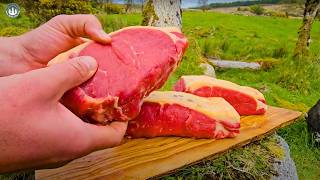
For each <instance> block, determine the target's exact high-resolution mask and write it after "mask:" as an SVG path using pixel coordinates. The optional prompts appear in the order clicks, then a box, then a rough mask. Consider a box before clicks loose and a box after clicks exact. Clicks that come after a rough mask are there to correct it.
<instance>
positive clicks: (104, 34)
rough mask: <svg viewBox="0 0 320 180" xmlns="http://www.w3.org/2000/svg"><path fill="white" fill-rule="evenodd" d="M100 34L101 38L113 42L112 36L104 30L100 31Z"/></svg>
mask: <svg viewBox="0 0 320 180" xmlns="http://www.w3.org/2000/svg"><path fill="white" fill-rule="evenodd" d="M99 36H100V38H101V39H103V40H105V41H106V42H111V36H110V35H109V34H107V33H106V32H104V30H100V31H99Z"/></svg>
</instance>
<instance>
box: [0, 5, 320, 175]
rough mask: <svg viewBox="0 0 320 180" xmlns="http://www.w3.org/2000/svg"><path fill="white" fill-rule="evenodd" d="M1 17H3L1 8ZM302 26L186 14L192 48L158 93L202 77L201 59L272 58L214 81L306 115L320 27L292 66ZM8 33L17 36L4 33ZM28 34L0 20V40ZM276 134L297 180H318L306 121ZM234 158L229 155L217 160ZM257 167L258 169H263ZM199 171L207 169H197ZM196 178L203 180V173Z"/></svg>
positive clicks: (317, 159)
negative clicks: (306, 54) (183, 79)
mask: <svg viewBox="0 0 320 180" xmlns="http://www.w3.org/2000/svg"><path fill="white" fill-rule="evenodd" d="M0 12H4V11H3V5H1V4H0ZM99 18H100V20H101V21H102V24H103V26H104V29H105V30H106V31H107V32H111V31H114V30H116V29H119V28H121V27H125V26H128V25H139V24H140V22H141V19H142V18H141V15H140V14H130V15H123V14H122V15H105V14H100V15H99ZM300 24H301V20H297V19H284V18H272V17H255V16H249V17H246V16H237V15H228V14H219V13H213V12H205V13H202V12H184V13H183V31H184V33H185V34H186V35H187V37H188V39H189V43H190V47H189V49H188V51H187V52H186V55H185V57H184V59H183V62H182V64H181V66H180V67H179V68H178V69H177V71H176V72H175V73H174V74H173V75H172V76H171V77H170V79H169V80H168V81H167V83H166V84H165V86H164V87H163V88H162V89H170V88H171V87H172V85H173V84H174V83H175V81H176V80H177V79H178V78H179V76H181V75H184V74H201V73H202V70H201V69H200V68H199V63H200V62H202V61H205V58H203V56H201V55H202V54H203V55H206V56H214V57H219V58H222V59H233V60H243V61H256V60H261V59H262V60H264V59H271V58H273V59H275V60H277V61H279V62H280V63H279V64H276V65H275V66H274V67H273V68H271V69H267V70H259V71H250V70H239V69H233V70H232V69H228V70H217V77H218V78H221V79H226V80H230V81H233V82H236V83H238V84H241V85H247V86H252V87H255V88H257V89H259V90H261V91H262V92H263V94H264V95H265V96H266V99H267V102H268V103H269V104H270V105H275V106H281V107H285V108H290V109H295V110H301V111H306V110H307V109H308V108H310V107H311V106H312V105H313V104H315V103H316V101H317V100H318V99H319V98H320V78H318V77H317V76H319V74H320V63H319V55H320V53H319V49H320V46H319V43H318V42H319V41H320V23H319V22H315V23H314V26H313V30H312V33H311V37H312V44H311V47H310V51H311V57H310V58H306V59H302V60H300V61H299V60H296V61H294V60H292V58H291V55H292V52H293V49H294V47H295V42H296V39H297V30H298V28H299V26H300ZM8 27H10V28H12V29H16V30H10V28H9V30H6V29H8ZM31 28H33V24H32V21H31V20H30V19H28V18H27V17H25V16H23V15H22V16H21V17H19V18H17V19H9V18H8V17H6V15H5V14H0V35H6V36H7V35H16V34H21V33H23V32H25V31H27V30H29V29H31ZM278 133H279V134H280V135H281V136H283V137H284V138H285V139H286V141H287V142H288V144H289V145H290V148H291V155H292V158H293V159H294V161H295V163H296V166H297V170H298V174H299V177H300V179H320V171H319V167H320V149H319V148H316V147H314V146H313V144H312V143H311V142H310V137H309V135H308V132H307V128H306V123H305V121H304V119H303V118H302V119H301V121H299V122H297V123H295V124H293V125H291V126H288V127H286V128H283V129H281V130H280V131H279V132H278ZM245 150H246V148H241V149H240V150H237V151H236V152H239V153H240V154H241V152H242V153H245V152H246V151H245ZM233 155H234V154H233V153H228V154H227V155H226V156H223V157H221V158H222V159H223V158H228V157H233ZM221 158H220V159H221ZM249 159H250V158H249ZM219 163H221V161H216V164H215V163H209V164H210V166H207V165H204V166H193V168H200V170H199V169H198V170H199V171H198V170H195V169H193V170H192V168H191V169H190V168H189V169H188V171H191V172H187V173H195V172H201V171H206V172H207V170H210V168H211V170H212V168H214V166H217V167H220V166H219ZM255 165H256V166H257V167H260V165H263V163H259V162H258V163H256V164H255ZM202 167H207V169H206V170H204V169H201V168H202ZM184 173H186V172H185V171H184ZM221 173H223V172H222V171H221ZM202 175H203V176H204V174H202ZM199 176H200V177H203V176H201V173H200V174H199Z"/></svg>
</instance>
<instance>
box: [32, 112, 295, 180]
mask: <svg viewBox="0 0 320 180" xmlns="http://www.w3.org/2000/svg"><path fill="white" fill-rule="evenodd" d="M300 115H301V113H300V112H297V111H292V110H288V109H282V108H276V107H269V109H268V111H267V113H266V114H265V115H260V116H246V117H242V118H241V129H240V134H239V135H238V136H237V137H235V138H229V139H222V140H208V139H192V138H180V137H159V138H152V139H134V140H126V141H125V142H124V143H123V144H122V145H120V146H118V147H115V148H111V149H105V150H101V151H98V152H94V153H91V154H89V155H87V156H85V157H82V158H80V159H77V160H74V161H72V162H70V163H69V164H67V165H65V166H63V167H60V168H57V169H46V170H39V171H36V178H37V179H97V178H99V179H112V180H113V179H146V178H149V177H153V176H158V175H160V174H164V173H166V172H169V171H172V170H174V169H177V168H180V167H182V166H185V165H188V164H192V163H195V162H196V161H199V160H201V159H204V158H208V157H212V156H215V155H218V154H220V153H223V152H225V151H227V150H230V149H232V148H234V147H239V146H242V145H245V144H247V143H249V142H251V141H253V140H256V139H259V138H261V137H263V136H264V135H266V134H267V133H270V132H271V131H274V130H276V129H277V128H279V127H283V126H285V125H288V124H289V123H291V122H293V121H294V120H295V119H297V118H298V117H299V116H300Z"/></svg>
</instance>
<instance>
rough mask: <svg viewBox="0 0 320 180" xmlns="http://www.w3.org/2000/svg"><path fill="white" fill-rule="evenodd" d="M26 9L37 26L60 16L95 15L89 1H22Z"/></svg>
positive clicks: (20, 2)
mask: <svg viewBox="0 0 320 180" xmlns="http://www.w3.org/2000/svg"><path fill="white" fill-rule="evenodd" d="M19 4H21V5H22V6H23V7H24V8H25V9H26V15H27V16H29V17H31V18H32V19H34V20H35V21H36V23H37V24H40V23H43V22H46V21H48V20H50V19H51V18H52V17H54V16H56V15H59V14H90V13H94V9H93V8H92V5H91V2H90V1H89V0H68V1H65V0H20V1H19Z"/></svg>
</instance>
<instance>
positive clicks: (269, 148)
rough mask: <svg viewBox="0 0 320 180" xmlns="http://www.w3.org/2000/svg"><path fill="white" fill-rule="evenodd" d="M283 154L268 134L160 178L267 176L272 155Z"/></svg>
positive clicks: (269, 172)
mask: <svg viewBox="0 0 320 180" xmlns="http://www.w3.org/2000/svg"><path fill="white" fill-rule="evenodd" d="M283 156H284V150H283V149H282V148H281V147H280V146H279V145H278V144H277V140H276V138H275V136H271V137H268V138H265V139H263V140H262V141H258V142H255V143H251V144H249V145H247V146H245V147H243V148H241V149H235V150H232V151H230V152H228V153H226V154H225V155H223V156H220V157H217V158H216V159H213V160H204V161H201V162H200V163H198V164H196V165H193V166H188V167H185V168H182V169H180V170H178V171H176V172H174V174H172V175H168V176H164V177H162V178H160V179H163V180H169V179H185V178H186V177H187V179H194V180H196V179H270V177H271V175H276V172H275V170H274V169H273V166H272V163H273V162H274V159H275V158H278V159H282V158H283Z"/></svg>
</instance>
